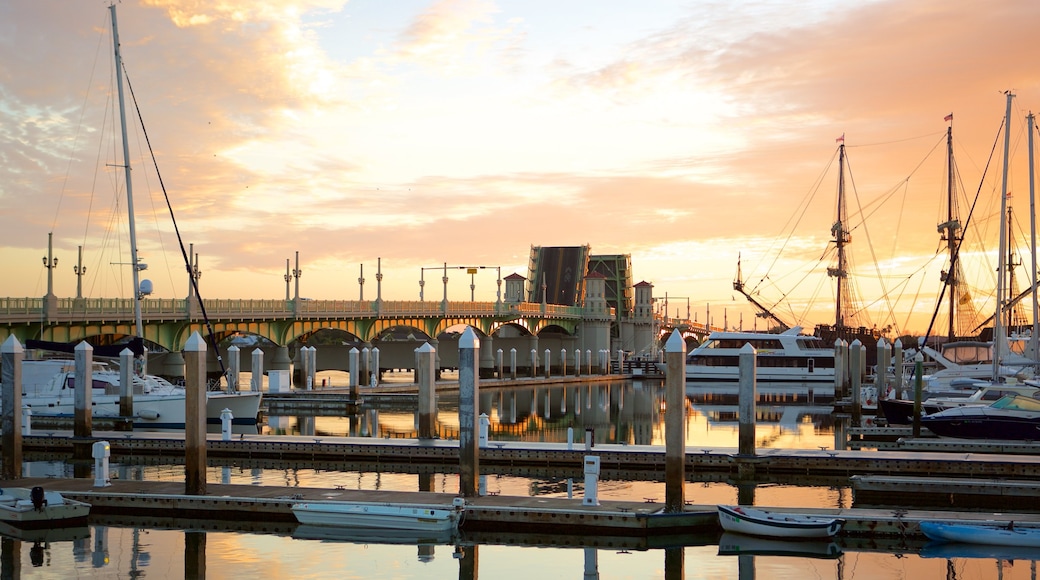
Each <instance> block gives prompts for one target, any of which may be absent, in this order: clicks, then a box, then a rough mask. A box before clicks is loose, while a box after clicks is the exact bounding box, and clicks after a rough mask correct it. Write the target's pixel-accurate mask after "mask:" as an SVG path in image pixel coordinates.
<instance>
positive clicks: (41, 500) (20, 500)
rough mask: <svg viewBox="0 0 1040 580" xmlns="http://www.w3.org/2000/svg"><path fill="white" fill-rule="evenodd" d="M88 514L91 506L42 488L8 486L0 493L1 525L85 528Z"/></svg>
mask: <svg viewBox="0 0 1040 580" xmlns="http://www.w3.org/2000/svg"><path fill="white" fill-rule="evenodd" d="M89 513H90V504H89V503H84V502H81V501H76V500H72V499H66V498H64V497H62V495H61V494H60V493H58V492H56V491H45V490H44V489H43V488H42V487H34V488H32V489H26V488H24V487H5V488H3V490H2V491H0V522H6V523H7V524H10V525H12V526H15V527H19V528H54V527H70V526H77V525H83V524H85V523H86V522H87V515H88V514H89Z"/></svg>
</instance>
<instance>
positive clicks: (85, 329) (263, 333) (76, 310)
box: [0, 285, 707, 374]
mask: <svg viewBox="0 0 1040 580" xmlns="http://www.w3.org/2000/svg"><path fill="white" fill-rule="evenodd" d="M592 291H593V297H592V298H591V299H589V300H587V301H586V302H585V305H584V306H564V305H555V304H546V303H534V302H509V301H497V302H463V301H447V300H443V301H385V300H381V299H379V300H372V301H361V300H305V299H291V300H278V299H275V300H255V299H217V300H199V299H198V298H195V297H191V298H188V299H151V298H144V299H142V300H141V301H140V302H141V321H142V329H141V330H142V336H143V338H144V340H145V341H146V342H145V344H146V345H148V347H149V350H150V351H151V352H152V353H161V352H162V351H168V352H169V353H171V354H173V355H175V356H174V357H173V360H172V361H170V362H171V363H172V365H173V366H172V367H171V371H172V369H175V368H176V366H177V365H178V364H179V362H180V360H179V359H180V357H179V356H176V355H178V354H179V352H180V350H182V349H183V347H184V344H185V343H186V341H187V340H188V338H189V337H190V336H191V335H192V333H194V332H199V334H200V335H202V336H209V335H210V334H211V333H212V336H213V339H214V342H215V343H217V344H224V346H223V348H224V349H225V350H226V347H227V346H228V344H226V343H225V340H226V339H229V338H232V337H236V336H240V335H254V336H259V337H263V338H264V339H266V341H270V343H272V344H273V345H275V346H274V347H270V346H268V347H266V348H265V350H267V351H271V350H273V351H274V352H273V353H272V354H273V357H272V358H270V359H268V360H269V361H270V362H271V365H272V366H271V367H270V368H288V362H289V353H288V350H287V347H288V346H289V345H290V344H293V343H296V344H301V343H302V344H306V343H307V340H308V338H310V337H311V336H312V335H314V334H315V333H316V332H318V331H321V330H326V329H332V330H340V331H343V332H346V333H348V334H349V335H351V336H352V337H355V338H356V342H357V343H359V344H364V345H367V346H371V345H373V344H378V345H379V347H380V350H381V356H383V357H385V358H384V359H383V362H385V363H386V364H383V365H381V366H382V367H383V368H412V362H413V361H414V354H413V351H414V348H415V347H416V346H417V344H416V341H418V342H422V341H426V340H431V341H433V343H434V344H437V338H438V337H439V336H441V335H442V334H443V333H445V332H446V331H449V329H451V328H452V327H456V326H459V325H467V326H471V327H473V328H474V329H475V330H477V331H478V332H479V333H480V334H481V335H482V348H481V359H482V366H485V367H490V366H492V365H493V364H494V358H493V357H494V352H493V351H492V350H491V347H492V342H493V340H494V346H497V347H498V348H500V349H504V350H505V351H506V352H508V351H509V350H511V349H515V350H516V351H517V353H518V354H519V355H520V356H519V360H518V365H519V366H520V367H525V366H529V365H531V364H532V361H531V358H532V357H531V355H530V353H531V351H532V350H536V351H537V352H538V353H541V352H543V349H545V350H552V351H553V352H558V351H560V350H565V351H569V352H570V353H572V354H573V353H574V352H575V351H576V350H582V351H586V350H591V351H592V352H596V353H598V352H599V351H600V350H609V351H612V352H616V351H617V350H626V351H629V352H635V353H641V352H650V351H652V350H653V347H654V346H655V345H656V344H657V341H658V340H659V339H660V336H662V335H663V334H665V333H667V332H670V331H671V329H672V328H679V329H680V330H681V331H682V332H683V334H684V335H685V336H687V337H688V338H691V339H694V340H695V339H698V338H701V337H703V335H704V334H705V333H706V332H707V329H705V328H704V327H703V325H698V324H696V323H690V322H689V321H677V320H675V319H668V320H663V319H661V318H658V317H656V316H652V315H651V316H642V317H638V316H629V317H626V318H625V319H626V322H624V323H623V324H624V325H625V326H626V329H622V330H618V329H614V332H613V336H614V337H615V338H613V339H612V338H611V336H612V332H611V330H612V329H611V325H612V324H617V322H616V316H615V314H616V313H615V311H614V309H613V308H609V307H607V306H606V304H605V302H604V301H602V300H597V299H596V298H595V294H594V293H595V286H594V285H593V288H592ZM203 307H204V309H205V314H206V316H205V318H204V317H203V316H202V312H203ZM648 311H649V310H648V309H644V312H648ZM207 319H208V324H207ZM399 329H412V330H414V331H418V332H410V333H408V334H409V335H410V336H412V338H411V340H393V339H392V338H391V337H390V335H391V334H392V331H395V330H399ZM135 335H136V331H135V310H134V300H133V299H110V298H56V297H51V298H50V299H48V298H47V297H43V298H0V342H2V341H4V340H7V338H8V337H10V336H14V337H15V338H17V339H18V340H19V341H20V342H21V343H22V344H25V343H26V342H27V341H29V340H41V341H49V342H58V343H67V344H74V343H78V342H79V341H83V340H87V341H89V342H91V343H92V344H94V345H95V346H97V345H110V344H118V343H119V342H120V341H121V340H123V339H125V338H126V337H132V336H135ZM618 337H620V338H618ZM387 338H391V340H390V342H387V341H385V340H384V339H387ZM492 339H493V340H492ZM539 339H541V340H539ZM483 346H487V349H485V348H484V347H483ZM441 347H442V348H444V351H448V350H450V345H441ZM323 350H327V351H329V352H328V353H327V354H326V355H323V356H322V359H324V362H319V365H320V368H324V369H336V368H340V367H342V366H343V364H344V362H340V361H341V360H342V361H345V358H344V357H342V356H340V354H339V351H340V350H341V348H337V347H330V348H327V347H323ZM438 350H439V352H442V355H441V356H439V357H438V358H439V359H440V364H441V366H442V367H445V368H453V366H454V365H453V364H452V361H453V358H454V357H453V356H452V354H453V353H448V352H443V351H441V349H438ZM333 353H336V354H333ZM211 357H212V359H213V362H215V354H212V355H211ZM330 359H335V360H330ZM161 360H162V359H160V361H161ZM534 364H537V362H535V363H534ZM543 364H544V363H543ZM163 374H176V372H175V371H174V372H170V373H163Z"/></svg>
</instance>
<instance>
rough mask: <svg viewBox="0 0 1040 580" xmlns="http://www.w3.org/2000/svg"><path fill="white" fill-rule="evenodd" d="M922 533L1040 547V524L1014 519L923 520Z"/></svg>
mask: <svg viewBox="0 0 1040 580" xmlns="http://www.w3.org/2000/svg"><path fill="white" fill-rule="evenodd" d="M920 526H921V532H923V533H924V535H926V536H928V539H930V540H937V541H941V542H960V543H964V544H984V545H988V546H1016V547H1024V548H1040V527H1032V526H1031V527H1023V526H1021V525H1016V524H1015V523H1014V522H1010V521H1009V522H1007V523H1003V522H994V521H984V522H983V521H980V522H960V523H952V522H928V521H925V522H921V523H920Z"/></svg>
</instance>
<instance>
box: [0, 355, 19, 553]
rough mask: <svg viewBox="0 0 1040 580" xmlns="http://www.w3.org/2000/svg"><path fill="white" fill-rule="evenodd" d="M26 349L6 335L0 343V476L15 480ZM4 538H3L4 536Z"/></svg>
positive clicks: (17, 470)
mask: <svg viewBox="0 0 1040 580" xmlns="http://www.w3.org/2000/svg"><path fill="white" fill-rule="evenodd" d="M24 358H25V349H23V348H22V344H21V343H20V342H18V339H17V338H15V337H14V335H13V334H12V335H11V336H9V337H7V340H5V341H4V343H3V345H0V366H2V367H3V368H2V369H0V384H2V385H3V387H2V389H0V432H2V435H0V446H2V453H0V455H2V457H3V461H2V466H0V479H18V478H20V477H21V476H22V431H21V429H18V428H17V427H16V426H17V419H15V416H16V415H15V413H21V412H22V411H21V409H22V359H24ZM5 539H6V538H5Z"/></svg>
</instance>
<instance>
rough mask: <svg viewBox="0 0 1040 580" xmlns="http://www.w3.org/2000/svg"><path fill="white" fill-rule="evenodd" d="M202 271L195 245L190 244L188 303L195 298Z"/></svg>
mask: <svg viewBox="0 0 1040 580" xmlns="http://www.w3.org/2000/svg"><path fill="white" fill-rule="evenodd" d="M201 277H202V270H199V255H198V254H197V253H195V244H188V301H189V303H190V302H191V299H192V298H194V297H195V295H196V292H195V288H196V286H198V283H199V278H201Z"/></svg>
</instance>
